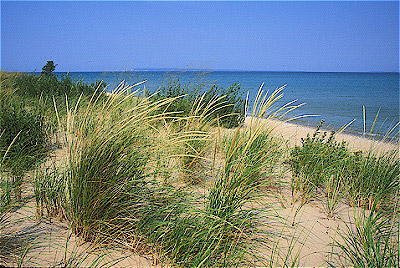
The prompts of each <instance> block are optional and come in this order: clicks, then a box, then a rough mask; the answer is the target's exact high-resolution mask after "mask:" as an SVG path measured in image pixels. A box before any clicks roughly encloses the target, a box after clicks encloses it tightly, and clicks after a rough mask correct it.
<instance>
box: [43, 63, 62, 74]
mask: <svg viewBox="0 0 400 268" xmlns="http://www.w3.org/2000/svg"><path fill="white" fill-rule="evenodd" d="M57 65H58V64H56V65H54V62H53V61H52V60H48V61H47V63H46V65H45V66H43V68H42V74H44V75H51V74H52V73H53V71H54V70H55V69H56V66H57Z"/></svg>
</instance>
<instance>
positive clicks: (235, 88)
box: [153, 80, 245, 128]
mask: <svg viewBox="0 0 400 268" xmlns="http://www.w3.org/2000/svg"><path fill="white" fill-rule="evenodd" d="M202 95H203V100H202V102H203V103H208V102H210V101H212V100H215V99H216V98H217V99H219V100H218V102H217V103H215V104H214V111H213V112H212V114H211V116H210V119H217V118H218V121H219V123H220V125H221V126H223V127H227V128H232V127H237V126H239V124H241V123H243V122H244V119H245V115H244V113H245V111H244V109H245V100H244V99H243V96H242V95H243V92H242V91H241V89H240V85H239V84H238V83H235V84H233V85H232V86H230V87H229V88H227V89H224V88H221V87H218V86H217V85H214V86H212V87H211V88H210V89H209V90H208V91H204V90H203V86H202V85H196V86H192V87H191V86H184V85H182V84H181V83H180V81H179V80H174V81H172V82H170V83H169V84H168V85H167V86H163V87H161V88H160V91H159V92H158V93H157V94H156V95H154V97H153V99H154V100H159V99H163V98H175V97H180V98H178V99H177V100H176V101H174V102H173V103H171V104H170V105H169V106H168V107H167V109H166V111H167V112H170V113H175V114H176V115H177V116H181V117H185V116H188V115H190V112H191V110H192V107H193V103H195V102H196V101H197V100H198V99H199V98H200V97H201V96H202ZM222 96H224V97H223V98H219V97H222Z"/></svg>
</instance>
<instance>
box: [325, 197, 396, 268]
mask: <svg viewBox="0 0 400 268" xmlns="http://www.w3.org/2000/svg"><path fill="white" fill-rule="evenodd" d="M354 218H355V226H351V225H349V224H347V223H346V229H345V230H344V231H342V232H339V238H340V239H339V240H336V241H335V242H334V243H333V248H334V249H338V251H336V252H332V254H333V255H334V256H336V257H337V258H338V259H339V261H340V262H341V263H342V265H343V266H351V267H360V268H361V267H399V265H400V245H399V226H400V218H399V208H398V203H397V205H395V206H394V209H393V210H390V211H386V212H383V211H379V210H376V207H375V205H374V206H373V207H372V210H363V211H362V212H359V213H355V214H354Z"/></svg>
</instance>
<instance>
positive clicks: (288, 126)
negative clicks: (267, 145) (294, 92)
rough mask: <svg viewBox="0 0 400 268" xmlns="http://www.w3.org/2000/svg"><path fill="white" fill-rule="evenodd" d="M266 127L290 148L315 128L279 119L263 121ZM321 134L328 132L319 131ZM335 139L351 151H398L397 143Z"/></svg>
mask: <svg viewBox="0 0 400 268" xmlns="http://www.w3.org/2000/svg"><path fill="white" fill-rule="evenodd" d="M250 118H251V117H249V116H247V117H246V119H245V123H246V124H248V122H249V120H250ZM263 120H265V124H266V126H268V127H271V128H272V133H273V134H274V135H275V136H279V137H281V138H283V139H285V140H287V141H288V142H289V145H290V146H299V145H301V138H306V137H307V134H310V135H312V134H313V133H314V132H315V130H316V127H314V128H313V127H309V126H304V125H301V124H299V123H298V122H297V123H294V122H293V121H290V122H287V121H284V120H279V119H276V118H274V119H263ZM321 131H322V132H324V131H327V132H329V130H325V129H321ZM335 139H336V141H338V142H342V141H345V142H346V143H347V144H348V147H349V149H350V150H352V151H359V150H362V151H366V152H369V151H373V152H377V153H382V152H388V151H391V150H398V149H399V143H394V142H387V141H382V140H376V139H370V138H367V137H362V136H357V135H353V134H348V133H336V134H335Z"/></svg>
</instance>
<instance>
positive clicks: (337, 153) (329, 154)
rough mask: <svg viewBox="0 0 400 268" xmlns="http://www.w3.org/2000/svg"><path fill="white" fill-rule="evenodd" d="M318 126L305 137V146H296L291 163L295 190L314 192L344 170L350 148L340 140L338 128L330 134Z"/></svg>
mask: <svg viewBox="0 0 400 268" xmlns="http://www.w3.org/2000/svg"><path fill="white" fill-rule="evenodd" d="M322 123H323V121H321V124H320V125H319V126H318V128H317V130H316V131H315V133H314V134H313V135H312V136H310V135H307V138H305V139H301V146H296V147H295V148H294V149H293V150H292V152H291V155H290V167H291V169H292V171H293V174H294V175H295V176H293V182H292V187H293V190H296V191H300V192H302V193H304V194H311V193H312V192H314V191H315V190H316V189H317V188H318V187H321V186H323V185H324V184H325V182H326V181H327V180H328V179H329V178H331V177H332V176H335V177H338V176H337V173H338V172H342V167H343V164H344V163H345V161H347V160H348V159H349V157H350V152H349V150H348V148H347V144H346V143H345V142H342V143H338V142H337V141H336V140H335V139H334V134H335V133H334V132H332V133H331V134H330V136H329V137H327V132H323V133H322V134H321V132H320V128H321V126H322Z"/></svg>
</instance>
